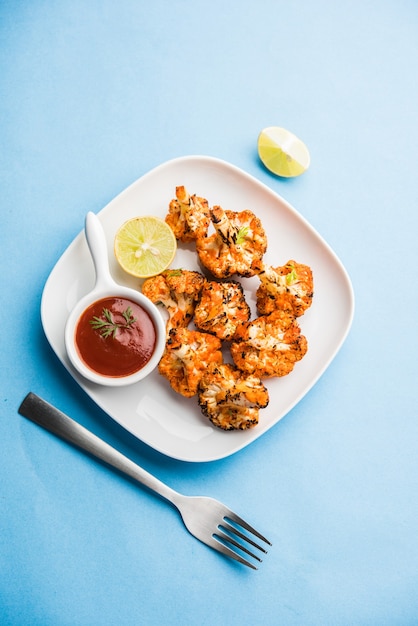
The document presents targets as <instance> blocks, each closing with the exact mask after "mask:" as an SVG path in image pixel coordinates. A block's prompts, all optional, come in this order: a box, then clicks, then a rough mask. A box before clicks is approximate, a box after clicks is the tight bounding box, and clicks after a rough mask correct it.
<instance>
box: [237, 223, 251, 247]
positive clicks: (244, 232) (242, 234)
mask: <svg viewBox="0 0 418 626" xmlns="http://www.w3.org/2000/svg"><path fill="white" fill-rule="evenodd" d="M249 230H250V229H249V227H248V226H242V228H240V229H239V231H238V232H237V236H236V237H235V244H236V245H237V246H239V245H240V244H241V243H242V242H243V241H244V239H245V237H246V236H247V235H248V231H249Z"/></svg>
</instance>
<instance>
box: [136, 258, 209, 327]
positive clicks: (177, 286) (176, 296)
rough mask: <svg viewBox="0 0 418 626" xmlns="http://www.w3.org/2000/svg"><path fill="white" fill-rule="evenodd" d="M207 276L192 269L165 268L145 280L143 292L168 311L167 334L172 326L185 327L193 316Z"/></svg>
mask: <svg viewBox="0 0 418 626" xmlns="http://www.w3.org/2000/svg"><path fill="white" fill-rule="evenodd" d="M205 282H206V279H205V277H204V276H203V275H202V274H200V273H199V272H195V271H192V270H182V269H177V270H165V271H164V272H162V273H161V274H158V276H153V277H152V278H148V279H147V280H146V281H144V283H143V285H142V293H143V294H144V295H145V296H147V298H149V299H150V300H151V301H152V302H153V303H154V304H161V305H162V306H164V307H165V309H166V310H167V312H168V320H167V325H166V328H167V335H168V333H169V332H170V330H171V328H180V327H185V326H187V325H188V324H189V322H190V320H191V319H192V317H193V312H194V309H195V306H196V303H197V301H198V299H199V296H200V291H201V289H202V288H203V285H204V284H205Z"/></svg>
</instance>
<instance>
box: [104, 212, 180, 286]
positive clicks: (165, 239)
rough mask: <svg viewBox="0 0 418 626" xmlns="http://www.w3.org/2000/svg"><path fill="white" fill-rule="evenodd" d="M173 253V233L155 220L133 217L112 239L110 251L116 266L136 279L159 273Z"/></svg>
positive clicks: (175, 242) (163, 223) (174, 248)
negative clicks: (112, 247) (117, 264)
mask: <svg viewBox="0 0 418 626" xmlns="http://www.w3.org/2000/svg"><path fill="white" fill-rule="evenodd" d="M176 250H177V241H176V238H175V236H174V233H173V231H172V230H171V228H170V226H169V225H168V224H167V223H166V222H165V221H164V220H163V219H161V218H159V217H154V216H144V217H134V218H132V219H130V220H128V221H127V222H125V223H124V224H122V226H121V227H120V228H119V230H118V231H117V233H116V235H115V242H114V251H115V256H116V259H117V261H118V263H119V265H120V266H121V267H122V269H124V270H125V272H127V273H128V274H131V275H132V276H136V277H138V278H148V277H150V276H156V275H157V274H160V273H161V272H163V271H164V270H165V269H167V267H168V266H169V265H170V263H171V262H172V260H173V259H174V255H175V254H176Z"/></svg>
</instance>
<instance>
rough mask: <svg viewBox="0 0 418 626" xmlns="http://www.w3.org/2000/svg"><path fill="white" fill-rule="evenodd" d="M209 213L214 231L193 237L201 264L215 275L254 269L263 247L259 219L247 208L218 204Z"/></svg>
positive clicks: (250, 273) (264, 240) (251, 273)
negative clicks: (233, 208)
mask: <svg viewBox="0 0 418 626" xmlns="http://www.w3.org/2000/svg"><path fill="white" fill-rule="evenodd" d="M210 215H211V221H212V224H213V226H214V228H215V233H214V234H212V235H206V236H204V237H202V236H199V237H197V239H196V250H197V253H198V255H199V259H200V262H201V263H202V265H204V267H206V269H208V270H209V271H210V272H211V273H212V274H213V275H214V276H216V277H217V278H229V277H230V276H232V275H233V274H238V275H240V276H254V275H255V274H256V273H258V271H259V269H260V262H261V259H262V257H263V255H264V253H265V251H266V249H267V237H266V234H265V232H264V228H263V226H262V224H261V221H260V219H259V218H258V217H257V216H256V215H254V213H252V211H249V210H248V209H246V210H244V211H240V212H235V211H225V210H224V209H223V208H222V207H220V206H215V207H213V208H212V209H211V210H210Z"/></svg>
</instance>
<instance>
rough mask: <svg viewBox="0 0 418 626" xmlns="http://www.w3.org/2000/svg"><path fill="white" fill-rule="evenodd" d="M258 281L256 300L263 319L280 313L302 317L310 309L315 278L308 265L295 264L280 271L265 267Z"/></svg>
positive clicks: (279, 269)
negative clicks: (284, 312) (286, 312)
mask: <svg viewBox="0 0 418 626" xmlns="http://www.w3.org/2000/svg"><path fill="white" fill-rule="evenodd" d="M258 278H259V279H260V283H261V284H260V286H259V287H258V289H257V293H256V298H257V310H258V312H259V313H260V315H268V314H269V313H272V312H273V311H275V310H276V309H281V310H282V311H290V312H292V313H293V315H295V316H296V317H299V316H300V315H303V313H304V312H305V311H306V309H308V308H309V307H310V306H311V304H312V298H313V275H312V270H311V268H310V267H309V266H308V265H302V264H301V263H296V261H292V260H291V261H288V262H287V263H286V265H282V266H281V267H271V266H269V265H264V266H263V268H262V270H261V272H260V273H259V274H258Z"/></svg>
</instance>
